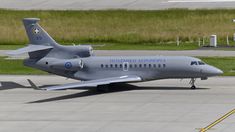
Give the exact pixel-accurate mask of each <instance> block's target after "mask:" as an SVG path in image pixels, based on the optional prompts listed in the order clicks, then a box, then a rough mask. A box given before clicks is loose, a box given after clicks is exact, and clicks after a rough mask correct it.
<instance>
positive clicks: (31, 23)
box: [23, 18, 57, 46]
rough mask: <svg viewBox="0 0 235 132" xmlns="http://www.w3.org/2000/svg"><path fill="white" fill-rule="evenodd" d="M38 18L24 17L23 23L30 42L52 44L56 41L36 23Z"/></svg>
mask: <svg viewBox="0 0 235 132" xmlns="http://www.w3.org/2000/svg"><path fill="white" fill-rule="evenodd" d="M38 21H40V19H39V18H24V19H23V23H24V26H25V30H26V33H27V35H28V38H29V41H30V44H32V45H46V46H54V45H56V44H57V43H56V41H55V40H54V39H53V38H52V37H51V36H50V35H49V34H48V33H47V32H46V31H45V30H44V29H43V28H42V27H41V26H40V25H39V24H38Z"/></svg>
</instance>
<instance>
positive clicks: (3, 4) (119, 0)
mask: <svg viewBox="0 0 235 132" xmlns="http://www.w3.org/2000/svg"><path fill="white" fill-rule="evenodd" d="M234 6H235V0H0V8H5V9H20V10H32V9H33V10H38V9H39V10H105V9H128V10H160V9H168V8H190V9H196V8H234Z"/></svg>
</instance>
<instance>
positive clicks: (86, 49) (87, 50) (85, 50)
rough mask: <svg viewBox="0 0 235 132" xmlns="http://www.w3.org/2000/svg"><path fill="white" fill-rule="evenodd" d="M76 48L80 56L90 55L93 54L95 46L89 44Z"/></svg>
mask: <svg viewBox="0 0 235 132" xmlns="http://www.w3.org/2000/svg"><path fill="white" fill-rule="evenodd" d="M74 49H75V50H76V53H77V55H78V56H80V57H90V56H93V48H92V47H91V46H89V45H79V46H75V47H74Z"/></svg>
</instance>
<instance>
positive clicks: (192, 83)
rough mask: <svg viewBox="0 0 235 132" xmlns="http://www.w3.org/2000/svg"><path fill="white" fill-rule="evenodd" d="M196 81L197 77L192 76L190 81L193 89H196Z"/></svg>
mask: <svg viewBox="0 0 235 132" xmlns="http://www.w3.org/2000/svg"><path fill="white" fill-rule="evenodd" d="M195 81H196V79H195V78H191V80H190V82H189V84H190V85H191V89H196V86H195Z"/></svg>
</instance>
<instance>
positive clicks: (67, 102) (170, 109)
mask: <svg viewBox="0 0 235 132" xmlns="http://www.w3.org/2000/svg"><path fill="white" fill-rule="evenodd" d="M28 78H30V79H31V80H32V81H33V82H34V83H35V84H36V85H38V86H40V87H44V86H46V85H55V84H64V83H71V82H76V80H72V79H66V78H63V77H59V76H53V75H43V76H42V75H34V76H33V75H24V76H22V75H0V80H1V87H0V89H1V90H0V132H16V131H18V132H55V131H56V132H65V131H66V132H144V131H146V132H198V131H199V128H202V127H205V126H207V125H209V124H210V123H212V122H213V121H215V120H216V119H218V118H219V117H221V116H222V115H224V114H226V113H227V112H229V111H230V110H232V109H234V108H235V96H234V95H235V88H234V86H235V81H234V79H235V77H214V78H209V79H208V80H203V81H201V80H198V81H197V82H196V86H197V87H198V89H196V90H191V89H189V84H188V82H189V80H175V79H170V80H158V81H151V82H143V83H134V84H130V85H117V86H113V87H111V90H110V92H108V93H99V92H96V91H94V90H90V91H88V90H63V91H41V90H33V89H32V88H30V86H29V84H28V82H27V81H26V79H28ZM234 124H235V115H231V116H230V117H228V118H227V119H225V120H224V121H223V122H221V123H219V124H217V125H216V126H214V127H213V128H212V130H211V131H212V132H234V130H235V125H234Z"/></svg>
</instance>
